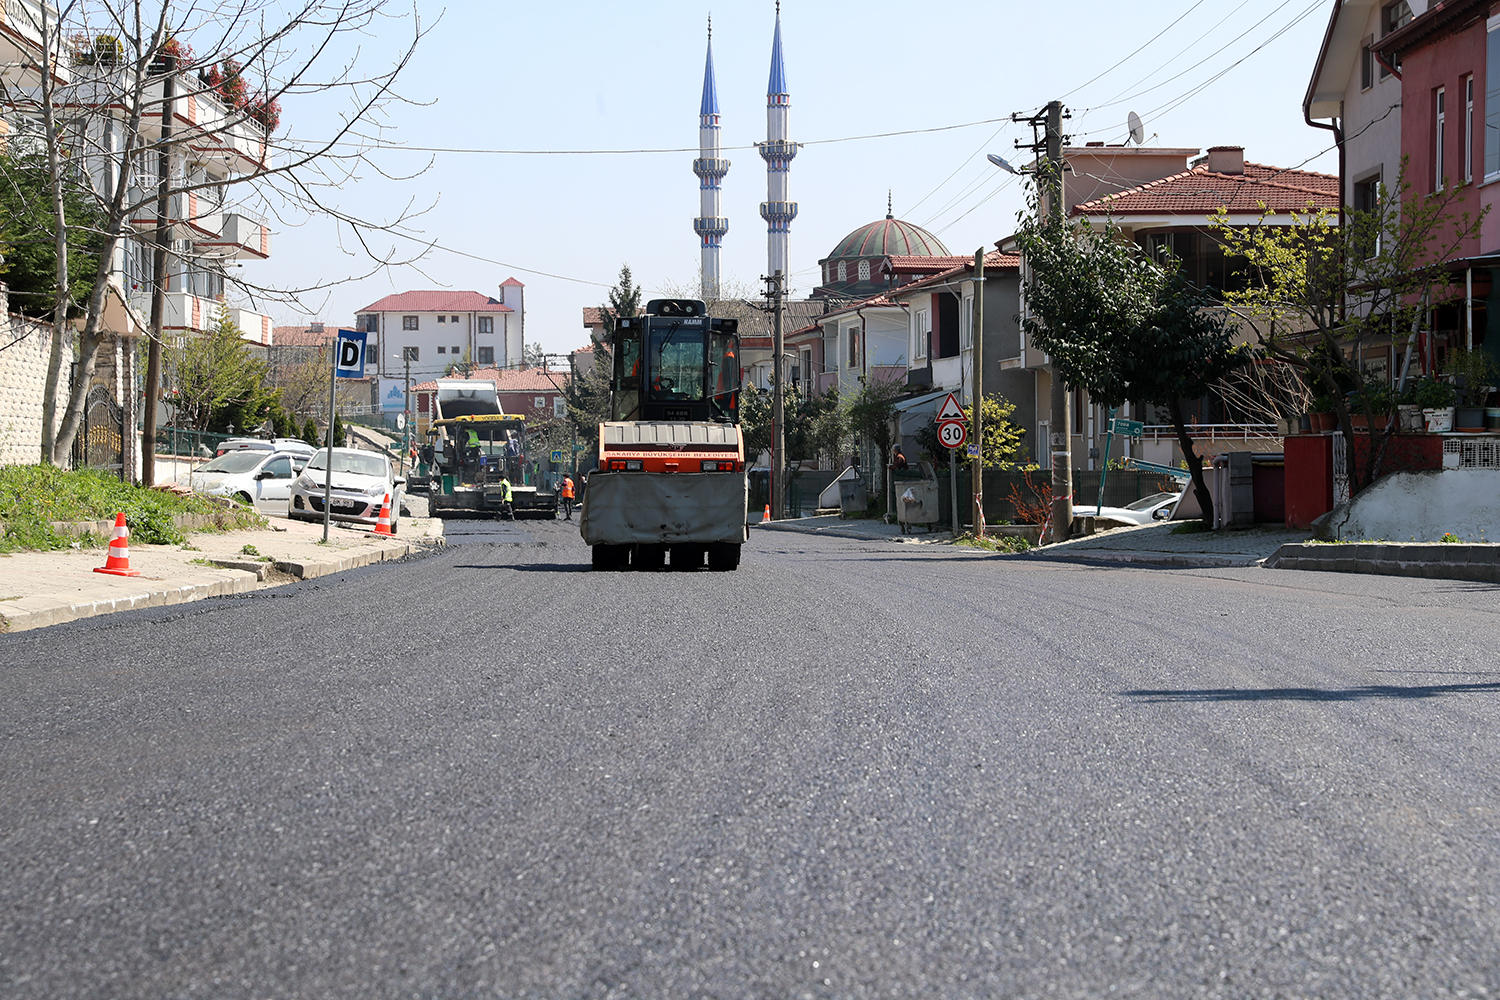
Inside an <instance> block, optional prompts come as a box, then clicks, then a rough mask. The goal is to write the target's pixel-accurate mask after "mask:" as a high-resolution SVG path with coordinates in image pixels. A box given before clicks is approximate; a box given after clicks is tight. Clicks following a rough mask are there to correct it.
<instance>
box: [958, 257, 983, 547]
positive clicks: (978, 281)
mask: <svg viewBox="0 0 1500 1000" xmlns="http://www.w3.org/2000/svg"><path fill="white" fill-rule="evenodd" d="M970 322H971V324H972V325H973V328H974V329H973V334H972V336H971V338H970V339H971V340H973V342H974V373H973V374H974V388H973V390H972V392H971V393H970V398H971V399H973V401H974V415H973V416H972V417H971V418H970V420H969V440H970V441H971V442H973V444H974V460H973V461H972V462H971V463H969V468H970V473H969V475H970V476H971V477H972V480H973V486H974V534H975V535H978V536H980V537H983V536H984V247H980V248H979V249H978V250H975V251H974V316H973V318H972V319H971V320H970ZM953 457H954V458H957V457H958V456H957V455H955V456H953Z"/></svg>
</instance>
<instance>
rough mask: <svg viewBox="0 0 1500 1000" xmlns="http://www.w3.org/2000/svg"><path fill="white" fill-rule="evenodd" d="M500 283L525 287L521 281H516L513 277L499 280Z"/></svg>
mask: <svg viewBox="0 0 1500 1000" xmlns="http://www.w3.org/2000/svg"><path fill="white" fill-rule="evenodd" d="M500 284H502V285H515V286H516V287H517V288H525V287H526V286H525V285H523V284H521V282H519V281H517V280H516V279H515V278H506V279H505V280H504V281H502V282H500Z"/></svg>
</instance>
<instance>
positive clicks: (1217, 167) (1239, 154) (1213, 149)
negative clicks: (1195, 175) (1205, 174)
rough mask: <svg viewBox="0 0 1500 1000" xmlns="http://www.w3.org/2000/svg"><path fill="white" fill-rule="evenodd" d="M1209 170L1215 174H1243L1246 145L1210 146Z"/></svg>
mask: <svg viewBox="0 0 1500 1000" xmlns="http://www.w3.org/2000/svg"><path fill="white" fill-rule="evenodd" d="M1208 170H1209V173H1214V174H1243V173H1244V172H1245V147H1244V146H1210V147H1208Z"/></svg>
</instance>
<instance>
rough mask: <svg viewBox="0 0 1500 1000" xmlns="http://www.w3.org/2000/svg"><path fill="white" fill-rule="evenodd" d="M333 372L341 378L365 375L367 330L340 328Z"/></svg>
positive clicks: (362, 376)
mask: <svg viewBox="0 0 1500 1000" xmlns="http://www.w3.org/2000/svg"><path fill="white" fill-rule="evenodd" d="M335 350H336V351H337V352H338V353H337V355H336V360H335V362H334V368H333V373H334V374H335V375H337V376H338V377H339V378H364V377H365V331H363V330H340V331H339V337H338V343H337V344H336V345H335Z"/></svg>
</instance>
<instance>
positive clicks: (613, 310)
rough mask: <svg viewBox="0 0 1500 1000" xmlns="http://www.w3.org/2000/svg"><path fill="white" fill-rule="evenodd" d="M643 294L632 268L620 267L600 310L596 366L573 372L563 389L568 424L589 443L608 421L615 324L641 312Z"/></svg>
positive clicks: (595, 346)
mask: <svg viewBox="0 0 1500 1000" xmlns="http://www.w3.org/2000/svg"><path fill="white" fill-rule="evenodd" d="M640 304H641V290H640V289H639V288H637V287H636V285H635V281H634V279H633V278H632V276H631V274H630V265H629V264H621V265H620V277H619V280H618V281H617V282H616V283H615V286H614V287H613V288H611V289H610V291H609V301H608V302H606V303H605V304H604V305H602V306H600V307H599V318H600V320H601V321H602V322H603V324H604V326H603V329H602V330H601V331H600V332H599V333H596V334H595V335H594V360H593V364H592V365H591V366H590V367H589V368H588V369H587V370H586V371H583V372H579V371H576V370H575V371H574V372H573V373H572V377H571V378H569V379H568V381H567V384H566V385H564V387H563V398H564V399H566V400H567V403H568V420H569V421H571V422H572V424H573V427H574V429H575V430H576V431H577V432H578V436H579V437H580V438H582V439H583V440H585V441H587V440H589V439H590V438H592V437H593V436H594V435H596V434H597V433H598V432H599V425H600V424H601V423H603V422H604V421H606V420H608V419H609V392H610V385H611V383H612V382H613V380H614V352H613V351H612V350H611V348H610V345H611V343H612V342H613V340H614V331H615V320H616V319H617V318H618V317H620V316H634V315H636V314H637V313H638V312H639V311H640Z"/></svg>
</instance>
